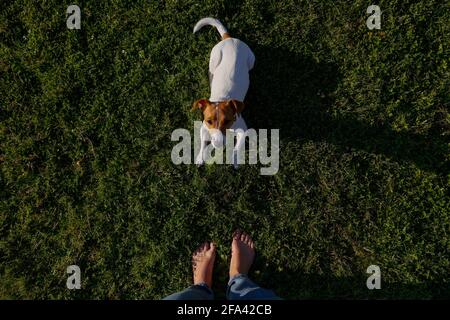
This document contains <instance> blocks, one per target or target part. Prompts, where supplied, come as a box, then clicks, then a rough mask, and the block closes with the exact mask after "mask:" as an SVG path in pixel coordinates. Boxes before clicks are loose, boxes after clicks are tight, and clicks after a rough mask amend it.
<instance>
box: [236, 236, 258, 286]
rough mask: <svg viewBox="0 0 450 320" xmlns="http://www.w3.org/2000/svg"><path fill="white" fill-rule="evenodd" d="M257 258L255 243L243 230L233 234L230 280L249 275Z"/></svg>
mask: <svg viewBox="0 0 450 320" xmlns="http://www.w3.org/2000/svg"><path fill="white" fill-rule="evenodd" d="M254 258H255V243H254V242H253V240H252V238H251V237H250V236H249V235H248V234H247V233H245V232H243V231H241V230H239V229H238V230H236V231H235V232H234V233H233V242H232V243H231V263H230V278H231V277H233V276H235V275H237V274H247V273H248V270H250V267H251V266H252V263H253V259H254Z"/></svg>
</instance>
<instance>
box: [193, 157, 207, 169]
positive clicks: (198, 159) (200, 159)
mask: <svg viewBox="0 0 450 320" xmlns="http://www.w3.org/2000/svg"><path fill="white" fill-rule="evenodd" d="M195 164H196V165H197V166H198V167H200V166H202V165H204V164H205V161H204V160H203V158H202V157H197V158H196V159H195Z"/></svg>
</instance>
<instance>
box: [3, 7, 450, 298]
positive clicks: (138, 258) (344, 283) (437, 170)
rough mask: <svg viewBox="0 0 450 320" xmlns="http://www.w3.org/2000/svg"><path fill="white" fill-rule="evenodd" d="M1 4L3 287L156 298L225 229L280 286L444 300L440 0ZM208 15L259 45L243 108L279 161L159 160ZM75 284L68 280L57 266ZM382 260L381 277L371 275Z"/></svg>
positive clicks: (445, 156) (196, 86)
mask: <svg viewBox="0 0 450 320" xmlns="http://www.w3.org/2000/svg"><path fill="white" fill-rule="evenodd" d="M70 4H72V2H68V1H62V2H61V1H56V0H49V1H33V2H32V1H24V0H17V1H9V2H6V3H2V8H1V10H0V297H1V298H4V299H11V298H18V299H86V298H89V299H105V298H106V299H136V298H137V299H159V298H162V297H164V296H165V295H168V294H170V293H172V292H174V291H177V290H181V289H182V288H184V287H185V286H187V285H189V283H190V277H191V271H190V255H191V252H192V251H193V250H194V249H195V246H196V245H197V244H198V243H199V242H200V241H202V240H205V239H208V240H213V241H216V242H217V243H218V246H219V247H218V259H217V263H216V268H215V282H214V290H215V292H216V296H217V297H219V298H222V297H224V291H225V287H226V282H227V278H226V274H227V261H228V259H229V250H230V249H229V243H230V237H231V233H232V231H233V230H234V229H235V228H236V227H241V228H243V229H245V230H248V231H249V232H250V233H251V234H252V235H253V237H254V238H255V240H256V244H257V249H258V253H257V259H256V263H255V266H254V268H253V270H252V272H251V277H252V278H253V279H254V280H255V281H256V282H258V283H260V284H261V285H263V286H265V287H268V288H271V289H273V290H274V291H275V292H277V293H278V294H279V295H280V296H282V297H283V298H286V299H298V298H362V299H366V298H388V299H391V298H419V299H429V298H445V297H446V298H448V297H450V284H449V279H448V275H449V269H450V265H449V245H450V241H449V230H450V214H449V213H450V198H449V189H448V187H449V181H450V179H449V178H450V176H449V171H448V169H449V166H448V161H449V149H448V147H449V144H448V141H449V140H448V138H449V133H450V116H449V112H448V110H449V102H450V97H449V88H450V77H449V66H448V65H449V62H450V60H449V43H450V27H449V24H448V21H449V17H450V12H449V5H448V4H445V3H444V2H442V1H438V0H423V1H405V0H389V1H387V0H386V1H383V0H380V1H378V3H377V4H378V5H380V7H381V10H382V11H383V14H382V22H381V23H382V29H381V30H372V31H370V30H368V28H367V27H366V19H367V17H368V16H369V15H368V14H367V13H366V9H367V6H368V5H370V4H372V3H369V2H367V1H362V0H355V1H319V0H317V1H294V0H285V1H283V2H280V1H275V0H273V1H263V0H247V1H236V0H233V1H231V0H227V1H225V0H223V1H156V0H152V1H148V0H145V1H144V0H139V1H134V0H133V1H131V0H128V1H110V2H108V4H106V2H105V3H104V2H99V1H86V0H79V1H78V2H77V4H78V5H79V6H80V7H81V12H82V21H81V28H82V29H81V30H68V29H67V28H66V15H65V12H66V9H67V6H69V5H70ZM206 16H215V17H218V18H220V19H221V20H222V21H223V22H224V24H225V25H226V26H228V28H229V30H230V32H231V33H232V35H234V36H236V37H238V38H240V39H242V40H243V41H245V42H246V43H247V44H249V46H250V47H251V48H252V49H253V51H254V53H255V55H256V65H255V69H254V70H253V71H252V72H251V86H250V90H249V92H248V94H247V108H246V110H245V111H244V117H245V119H246V121H247V123H248V124H249V126H250V127H252V128H267V129H270V128H278V129H280V140H281V142H280V149H281V151H280V158H281V159H280V170H279V172H278V174H276V175H274V176H261V175H259V168H260V166H259V165H253V166H242V167H241V168H240V169H239V170H238V171H235V170H233V169H232V168H231V167H230V166H225V165H209V166H206V167H203V168H200V169H199V168H197V167H196V166H194V165H190V166H189V165H180V166H176V165H173V164H172V162H171V159H170V152H171V149H172V147H173V146H174V145H175V143H174V142H172V141H171V140H170V135H171V132H172V131H173V130H174V129H176V128H187V129H189V130H190V131H191V132H192V130H193V121H194V120H199V119H200V114H198V113H192V112H191V111H190V106H191V103H192V102H193V101H194V100H196V99H198V98H201V97H207V96H209V88H208V79H207V78H208V77H207V66H208V59H209V52H210V50H211V48H212V47H213V46H214V45H215V43H217V41H218V39H219V37H218V34H217V32H216V31H215V30H213V29H212V28H209V29H206V30H202V32H201V33H199V34H196V35H193V34H192V28H193V26H194V24H195V22H197V20H198V19H200V18H202V17H206ZM71 264H77V265H79V266H80V268H81V270H82V290H73V291H71V290H68V289H67V288H66V279H67V274H66V273H65V272H66V268H67V266H69V265H71ZM371 264H376V265H378V266H380V268H381V273H382V289H381V290H368V289H367V288H366V279H367V277H368V276H369V275H368V274H366V269H367V267H368V266H369V265H371Z"/></svg>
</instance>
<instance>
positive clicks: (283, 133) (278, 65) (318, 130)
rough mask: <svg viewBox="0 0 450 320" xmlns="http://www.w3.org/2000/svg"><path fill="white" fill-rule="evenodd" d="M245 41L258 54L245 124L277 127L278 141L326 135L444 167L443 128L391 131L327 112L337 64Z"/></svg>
mask: <svg viewBox="0 0 450 320" xmlns="http://www.w3.org/2000/svg"><path fill="white" fill-rule="evenodd" d="M250 47H252V49H253V51H254V52H255V55H256V57H257V64H256V65H255V69H254V70H253V71H252V74H251V86H250V90H249V92H248V94H247V100H246V103H247V108H246V110H245V111H244V116H245V118H246V121H247V122H248V124H249V126H250V127H253V128H279V129H280V137H281V139H282V141H283V140H284V141H289V140H312V141H327V142H330V143H333V144H334V145H336V146H337V147H340V148H341V149H342V151H343V152H348V151H350V150H351V149H352V148H356V149H360V150H364V151H366V152H370V153H375V154H383V155H385V156H387V157H389V158H392V159H393V160H395V161H407V162H413V163H415V164H416V165H417V166H418V167H420V168H421V169H424V170H429V171H434V172H436V173H442V172H443V171H444V170H445V168H444V165H445V154H446V150H447V147H446V142H445V141H444V137H443V136H441V135H440V132H442V129H443V128H439V127H433V130H430V132H431V133H430V135H428V136H424V135H418V134H410V133H399V132H395V131H394V130H392V128H391V127H390V126H389V124H378V125H371V124H368V123H364V122H362V121H360V120H358V119H356V115H355V118H351V117H343V116H342V115H332V110H331V109H330V108H331V106H332V105H333V104H334V101H335V96H334V95H335V91H336V88H337V85H338V84H339V81H340V80H341V75H340V74H339V70H338V66H336V65H334V64H332V63H317V62H315V61H314V60H313V59H311V58H309V57H304V56H300V55H298V54H295V53H292V52H289V51H287V50H284V49H282V48H272V47H264V46H258V45H252V44H251V43H250ZM442 116H444V115H442ZM435 120H436V121H435V122H436V123H439V119H435Z"/></svg>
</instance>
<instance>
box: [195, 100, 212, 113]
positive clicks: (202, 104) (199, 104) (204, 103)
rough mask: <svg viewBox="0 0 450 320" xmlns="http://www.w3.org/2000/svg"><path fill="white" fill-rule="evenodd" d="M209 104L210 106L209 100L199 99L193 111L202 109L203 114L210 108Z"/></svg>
mask: <svg viewBox="0 0 450 320" xmlns="http://www.w3.org/2000/svg"><path fill="white" fill-rule="evenodd" d="M208 104H209V100H208V99H198V100H197V101H195V102H194V103H193V104H192V111H194V110H197V109H200V110H202V112H203V111H204V110H205V108H206V107H207V106H208Z"/></svg>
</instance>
